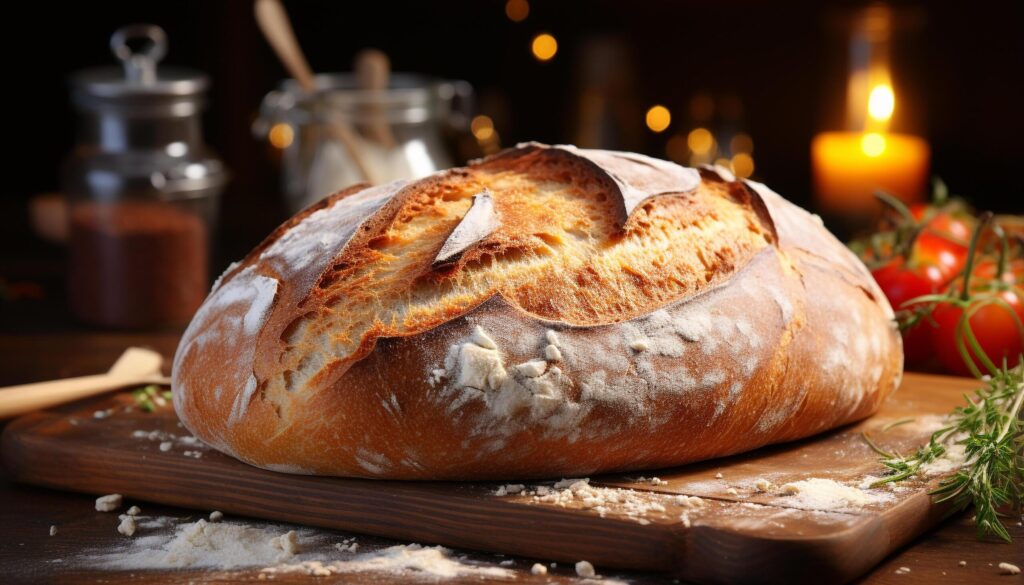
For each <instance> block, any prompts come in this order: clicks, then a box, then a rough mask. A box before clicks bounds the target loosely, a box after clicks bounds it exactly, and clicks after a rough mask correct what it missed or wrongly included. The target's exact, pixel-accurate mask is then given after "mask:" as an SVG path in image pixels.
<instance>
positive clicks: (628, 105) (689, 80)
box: [0, 0, 1024, 330]
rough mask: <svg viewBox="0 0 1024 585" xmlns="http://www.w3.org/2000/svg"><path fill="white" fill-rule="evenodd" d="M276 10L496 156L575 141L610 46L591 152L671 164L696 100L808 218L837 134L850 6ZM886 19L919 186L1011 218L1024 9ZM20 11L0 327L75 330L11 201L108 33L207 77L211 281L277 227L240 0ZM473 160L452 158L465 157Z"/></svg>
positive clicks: (37, 189)
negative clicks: (917, 142)
mask: <svg viewBox="0 0 1024 585" xmlns="http://www.w3.org/2000/svg"><path fill="white" fill-rule="evenodd" d="M285 5H286V7H287V9H288V11H289V13H290V15H291V17H292V19H293V22H294V25H295V28H296V31H297V34H298V36H299V40H300V41H301V43H302V44H303V47H304V49H305V52H306V55H307V57H308V58H309V60H310V62H311V64H312V68H313V69H314V70H315V71H345V70H348V69H350V67H351V63H352V58H353V56H354V55H355V53H356V52H357V51H358V50H360V49H363V48H366V47H376V48H379V49H382V50H384V51H385V52H386V53H387V54H388V55H389V56H390V58H391V61H392V65H393V68H394V70H396V71H413V72H422V73H427V74H430V75H435V76H438V77H442V78H449V79H463V80H467V81H469V82H470V83H471V84H472V85H473V86H474V87H475V89H476V91H477V94H478V96H479V97H480V100H479V107H480V110H481V112H482V113H484V114H487V115H489V116H491V117H492V118H493V120H494V125H495V129H496V130H497V132H498V135H499V136H500V140H501V144H502V145H503V146H507V145H512V144H514V143H516V142H518V141H524V140H538V141H543V142H552V143H562V142H574V141H578V140H579V139H580V136H581V132H583V131H582V130H581V128H580V111H581V99H582V95H581V94H582V88H584V87H586V86H587V84H588V83H591V82H592V81H593V78H594V77H595V76H596V77H598V78H600V77H601V75H602V72H601V71H596V72H595V71H592V70H590V69H588V64H589V65H593V63H592V62H591V61H592V59H593V56H594V55H595V54H599V52H600V51H601V50H607V47H613V52H614V54H615V58H616V59H621V62H622V63H623V65H622V71H618V72H617V74H619V73H621V74H622V75H621V79H619V78H618V77H617V79H618V82H619V84H620V85H624V89H623V88H622V87H619V88H618V89H617V90H616V91H617V92H618V93H616V95H614V96H613V97H612V99H614V100H617V103H621V108H622V111H624V112H627V114H629V115H632V114H631V113H632V112H635V113H636V115H635V118H631V120H632V122H629V121H627V122H625V123H624V124H623V127H622V130H621V132H619V133H618V134H616V135H614V136H612V137H611V138H609V139H607V140H611V141H613V142H614V143H613V144H603V145H604V146H608V147H615V148H622V149H628V150H635V151H639V152H643V153H647V154H650V155H652V156H657V157H661V158H670V157H671V154H672V153H671V148H672V146H671V140H672V138H673V137H674V136H685V135H686V133H687V132H688V131H689V130H690V129H691V128H692V127H694V125H695V122H694V120H693V117H694V115H695V113H694V112H695V111H696V110H695V108H696V109H697V110H699V109H700V100H702V99H707V98H709V97H710V98H711V99H713V100H714V101H715V103H716V104H719V105H720V107H726V108H729V116H730V117H731V119H732V121H733V123H735V124H737V125H738V127H739V128H741V129H742V132H743V133H745V134H746V135H749V136H750V137H751V138H752V140H753V144H754V149H753V152H752V157H753V160H754V161H755V167H754V170H753V177H754V178H757V179H759V180H762V181H765V182H766V183H768V184H769V185H770V186H772V187H773V188H774V189H775V190H776V191H778V192H780V193H782V194H783V195H785V196H786V197H788V198H790V199H791V200H793V201H794V202H796V203H798V204H801V205H804V206H808V207H813V206H814V202H813V201H812V198H811V168H810V154H809V151H810V142H811V139H812V137H813V136H814V134H815V133H817V132H819V131H822V130H826V129H830V126H834V125H835V122H834V120H835V117H836V109H837V108H841V107H842V104H841V102H838V103H837V99H838V98H837V97H836V87H837V86H841V85H842V83H843V82H844V76H845V72H844V69H843V67H844V66H845V63H846V61H845V59H846V57H845V55H844V53H843V52H844V51H845V48H846V45H845V44H844V42H845V41H844V39H843V38H842V37H841V35H839V34H837V33H836V31H835V20H836V19H837V18H841V15H842V14H844V13H845V12H847V11H849V10H850V9H853V8H855V7H859V6H863V5H864V4H863V3H845V2H839V3H826V2H784V3H782V2H757V1H735V2H728V3H723V2H700V3H697V2H680V1H669V0H648V1H643V2H628V3H627V2H621V1H613V0H586V1H582V0H580V1H569V0H531V1H530V2H529V14H528V16H527V17H526V18H525V19H524V20H522V21H521V22H514V21H513V20H512V19H510V18H509V16H507V15H506V2H505V0H460V1H446V2H388V1H378V2H358V3H356V2H314V1H289V2H286V3H285ZM893 6H894V7H895V8H896V9H897V10H898V11H904V12H905V13H906V14H909V15H911V16H910V18H911V19H912V20H913V21H914V26H913V27H911V28H913V30H910V31H908V32H907V33H906V34H905V35H902V36H901V39H902V40H901V44H899V45H897V46H896V48H897V49H899V54H898V55H895V56H894V59H898V60H899V61H898V63H897V64H898V66H899V71H901V72H902V75H903V77H902V78H901V82H902V83H903V84H904V87H905V88H907V91H905V92H904V93H902V94H901V99H903V97H904V96H905V101H901V102H900V105H899V107H900V108H902V109H903V111H907V110H913V113H914V114H915V115H914V116H913V118H914V120H915V124H916V127H915V128H914V129H913V130H914V132H915V133H916V134H918V135H921V136H923V137H924V138H926V139H927V140H928V142H929V143H930V146H931V151H932V153H931V168H932V172H933V173H934V174H938V175H941V176H942V177H943V178H944V179H945V181H946V182H947V183H948V184H949V185H950V187H951V188H952V190H953V191H954V192H955V193H957V194H961V195H964V196H966V197H968V198H969V199H970V200H971V201H972V202H973V203H974V204H975V205H976V206H978V207H979V208H989V209H994V210H996V211H1000V212H1004V213H1012V212H1017V213H1019V212H1021V211H1022V210H1024V188H1022V187H1021V179H1020V175H1021V171H1022V170H1024V3H1021V2H1018V1H1002V2H985V1H976V2H971V3H962V2H949V3H939V2H929V3H923V2H921V3H901V2H896V3H894V4H893ZM19 11H20V13H21V14H20V16H19V20H18V23H19V24H18V25H17V27H18V28H19V29H21V30H23V31H25V32H26V33H29V34H35V35H40V36H39V38H37V39H28V38H26V37H25V35H21V34H11V33H8V34H5V35H4V36H3V38H2V39H0V43H2V49H3V53H4V54H5V55H6V59H5V61H6V62H5V67H4V70H5V73H6V74H7V75H8V83H7V84H6V90H5V91H4V98H3V99H4V101H5V102H6V103H5V106H4V110H5V111H6V112H7V118H6V121H5V123H4V132H3V136H4V141H5V142H6V143H7V148H6V149H5V150H6V152H7V153H8V154H7V155H6V156H7V160H8V164H7V166H6V169H7V172H6V173H5V180H4V182H3V185H2V186H0V191H2V193H0V212H2V215H0V222H2V223H0V250H2V252H0V279H2V281H3V282H4V283H5V286H6V288H7V290H9V291H10V290H14V291H15V292H16V294H14V295H13V296H16V297H19V298H21V299H23V300H22V301H21V302H18V303H15V302H10V301H8V302H4V303H3V307H2V309H0V310H2V311H3V314H2V323H0V328H3V329H5V330H11V329H15V330H17V329H20V328H33V329H39V328H47V327H51V328H57V327H63V326H66V325H67V324H68V323H70V322H72V320H71V319H70V317H69V316H68V315H67V313H66V310H65V309H64V308H63V302H62V298H63V295H64V289H63V287H64V280H63V278H64V276H63V275H64V272H65V255H66V254H65V250H64V249H63V248H62V247H60V246H56V245H53V244H48V243H45V242H44V241H42V240H41V239H39V238H38V237H36V236H35V235H34V234H33V232H32V230H31V228H30V225H29V222H28V219H27V218H28V215H27V202H28V200H29V198H30V197H31V196H33V195H35V194H38V193H42V192H51V191H57V190H58V189H59V176H58V169H59V166H60V163H61V160H62V159H63V158H64V157H65V156H66V155H67V154H68V152H69V151H70V150H71V148H72V146H73V144H74V140H75V120H76V115H75V113H74V112H73V110H72V108H71V106H70V103H69V98H68V85H67V76H68V75H69V74H70V73H72V72H74V71H76V70H80V69H83V68H87V67H91V66H96V65H104V64H111V63H113V60H112V57H111V54H110V51H109V48H108V39H109V37H110V34H111V32H113V31H114V30H115V29H116V28H117V27H119V26H121V25H123V24H127V23H132V22H149V23H154V24H158V25H160V26H162V27H163V28H164V29H165V30H166V32H167V35H168V38H169V40H170V50H169V53H168V56H167V57H166V58H165V59H164V63H165V64H173V65H182V66H188V67H191V68H196V69H200V70H202V71H204V72H206V73H207V74H209V75H210V77H211V78H212V82H213V85H212V89H211V91H210V101H209V107H208V110H207V111H206V113H205V114H204V118H203V119H204V127H205V137H206V140H207V142H208V143H209V144H210V145H211V146H212V147H213V148H214V150H215V151H216V152H217V153H218V154H219V155H220V156H221V158H222V159H223V160H224V161H225V163H226V165H227V166H228V168H229V169H230V170H231V172H232V175H233V178H232V180H231V183H230V184H229V186H228V187H227V189H226V191H225V192H224V196H223V200H222V208H221V209H222V212H221V214H220V219H219V228H218V246H217V248H216V254H215V256H214V262H213V266H212V267H211V268H212V270H213V272H214V273H215V274H216V273H219V271H220V270H221V269H222V268H223V267H224V266H225V265H226V264H227V262H228V261H229V260H231V259H234V258H238V257H240V256H241V255H243V254H244V253H245V252H246V251H247V250H248V249H250V248H251V247H252V246H253V245H254V244H256V243H257V242H258V241H259V240H260V239H261V238H262V237H263V236H265V235H266V234H267V233H268V232H269V231H270V230H271V229H273V227H274V226H275V225H277V224H278V223H279V222H280V221H282V220H283V219H285V217H286V216H287V214H288V212H287V211H286V207H285V205H284V203H283V200H282V198H281V190H280V186H279V169H278V164H277V160H276V158H275V153H274V152H273V151H272V148H271V147H270V146H269V145H268V144H267V142H266V141H260V140H257V139H255V138H254V137H253V134H252V132H251V124H252V122H253V120H254V118H255V117H256V114H257V109H258V107H259V104H260V100H261V98H262V96H263V95H264V94H265V93H266V92H268V91H269V90H271V89H273V88H275V87H276V86H277V84H278V83H279V82H280V81H281V80H282V78H284V77H285V76H286V74H285V72H284V70H283V68H282V67H281V65H280V64H279V63H278V61H277V59H276V58H275V56H274V54H273V53H272V52H271V50H270V49H269V47H268V46H267V44H266V43H265V41H264V40H263V38H262V37H261V35H260V33H259V31H258V29H257V27H256V24H255V22H254V19H253V16H252V5H251V3H250V2H248V1H245V0H237V1H228V0H224V1H211V0H206V1H198V0H194V1H164V2H137V1H130V2H129V1H111V2H103V3H90V2H75V3H66V4H64V3H61V4H60V5H57V4H54V3H50V2H35V3H21V4H20V5H19ZM542 32H547V33H550V34H552V35H553V36H554V37H555V38H556V39H557V41H558V51H557V53H556V55H555V56H554V58H552V59H551V60H550V61H547V62H540V61H539V60H537V59H536V58H534V57H533V55H531V40H532V39H533V38H534V37H535V36H536V35H537V34H539V33H542ZM44 34H45V38H44V37H43V35H44ZM595 47H597V48H596V49H595ZM602 47H603V49H602ZM591 69H593V67H591ZM695 100H696V101H695ZM654 104H663V105H664V106H666V107H667V108H668V109H669V110H670V111H671V112H672V123H671V125H670V126H669V128H668V129H667V130H665V131H664V132H660V133H655V132H653V131H651V130H650V129H648V128H647V127H645V125H644V112H645V111H646V110H647V108H648V107H650V106H652V105H654ZM723 104H724V105H723ZM698 113H699V112H698ZM629 124H633V126H632V127H631V126H630V125H629ZM607 140H606V141H607ZM678 144H679V143H678V139H677V142H676V145H677V146H678ZM470 150H471V149H470ZM470 150H466V149H464V150H460V151H459V156H460V157H466V156H472V155H474V154H479V153H472V152H470ZM458 162H460V163H461V162H464V161H463V160H460V161H458ZM18 291H20V292H18Z"/></svg>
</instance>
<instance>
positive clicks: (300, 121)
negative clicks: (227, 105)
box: [253, 73, 473, 212]
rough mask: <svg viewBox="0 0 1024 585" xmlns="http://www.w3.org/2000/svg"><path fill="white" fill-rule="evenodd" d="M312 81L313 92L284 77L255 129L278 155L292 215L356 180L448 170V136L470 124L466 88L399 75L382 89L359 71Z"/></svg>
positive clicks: (461, 84) (374, 181)
mask: <svg viewBox="0 0 1024 585" xmlns="http://www.w3.org/2000/svg"><path fill="white" fill-rule="evenodd" d="M314 79H315V81H314V84H315V89H314V90H313V91H305V90H303V89H302V88H301V87H300V86H299V84H298V83H297V82H296V81H295V80H291V79H289V80H286V81H284V82H283V83H282V84H281V86H280V88H279V89H278V90H276V91H272V92H270V93H269V94H268V95H267V96H266V97H265V98H264V99H263V103H262V106H261V109H260V118H259V119H258V120H257V122H256V124H255V125H254V127H253V129H254V133H255V134H256V136H257V138H260V139H266V140H269V141H270V142H271V144H272V145H273V146H275V147H276V148H278V149H280V150H281V155H282V182H283V190H284V194H285V198H286V199H287V202H288V206H289V209H290V210H291V211H293V212H295V211H299V210H300V209H302V208H304V207H306V206H308V205H310V204H312V203H314V202H316V201H319V200H320V199H322V198H323V197H326V196H327V195H330V194H331V193H334V192H335V191H338V190H339V189H343V188H345V187H348V186H349V185H353V184H356V183H372V184H382V183H387V182H390V181H394V180H397V179H415V178H419V177H423V176H426V175H429V174H431V173H433V172H435V171H438V170H441V169H445V168H448V167H450V166H452V164H453V161H452V156H451V154H450V152H449V150H448V148H447V147H446V145H445V135H446V134H447V133H449V131H450V130H452V129H456V130H460V129H463V128H465V127H467V126H468V120H469V117H470V115H469V111H470V108H471V105H472V96H473V91H472V89H471V87H470V86H469V84H467V83H465V82H461V81H444V80H439V79H435V78H431V77H427V76H422V75H414V74H403V73H396V74H392V75H390V76H389V77H388V78H387V80H386V83H387V86H386V87H381V88H379V89H374V88H368V87H367V86H366V83H365V82H364V81H363V80H361V79H360V78H359V75H358V74H340V73H332V74H323V75H316V76H315V78H314Z"/></svg>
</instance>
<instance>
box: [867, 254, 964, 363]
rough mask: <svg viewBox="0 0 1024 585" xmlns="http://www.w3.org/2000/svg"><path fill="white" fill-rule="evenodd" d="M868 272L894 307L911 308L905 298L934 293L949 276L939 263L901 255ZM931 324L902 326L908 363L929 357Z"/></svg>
mask: <svg viewBox="0 0 1024 585" xmlns="http://www.w3.org/2000/svg"><path fill="white" fill-rule="evenodd" d="M871 275H872V276H874V277H875V281H876V282H877V283H878V286H879V288H881V289H882V292H883V293H885V296H886V298H887V299H889V303H890V304H891V305H892V307H893V309H894V310H897V311H899V310H913V309H914V305H909V304H907V301H909V300H911V299H913V298H916V297H919V296H922V295H930V294H935V293H937V292H939V291H940V289H941V288H942V287H943V286H944V285H945V284H946V282H947V281H948V280H949V278H948V277H947V276H946V274H945V273H944V272H943V270H942V269H941V268H940V267H939V266H937V265H935V264H925V263H920V262H919V263H915V264H911V263H909V262H908V261H907V260H906V259H905V258H904V257H902V256H897V257H896V258H893V259H892V260H890V261H889V262H888V263H886V264H885V265H883V266H882V267H880V268H876V269H875V270H873V271H872V272H871ZM930 328H931V327H930V324H929V323H923V322H922V323H918V324H917V325H915V326H913V327H911V328H909V329H904V330H903V332H902V333H903V355H904V358H905V361H906V363H907V364H908V365H910V366H924V365H925V364H927V363H928V361H929V360H930V359H931V357H932V353H933V350H932V334H931V332H930V331H929V329H930Z"/></svg>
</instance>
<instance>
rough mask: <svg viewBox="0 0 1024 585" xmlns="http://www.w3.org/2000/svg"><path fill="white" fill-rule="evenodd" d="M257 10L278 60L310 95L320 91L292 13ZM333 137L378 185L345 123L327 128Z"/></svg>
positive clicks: (275, 1) (266, 4) (270, 6)
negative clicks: (303, 51)
mask: <svg viewBox="0 0 1024 585" xmlns="http://www.w3.org/2000/svg"><path fill="white" fill-rule="evenodd" d="M253 10H254V11H255V14H256V22H257V24H259V27H260V30H261V31H263V36H264V37H265V38H266V39H267V42H268V43H270V46H271V48H273V49H274V53H276V54H277V58H278V59H280V60H281V63H282V64H283V65H284V67H285V69H287V70H288V73H290V74H291V76H292V77H294V78H295V81H297V82H298V83H299V86H300V87H302V89H303V90H305V91H307V92H314V91H316V83H315V82H314V78H313V70H312V69H310V67H309V62H308V61H306V56H305V55H304V54H303V53H302V47H300V46H299V42H298V41H297V40H296V39H295V30H294V29H293V28H292V24H291V20H289V19H288V13H287V12H285V11H284V6H282V5H281V2H280V0H256V4H255V5H254V8H253ZM327 134H328V136H329V137H331V138H333V139H335V140H337V141H338V142H341V144H342V145H343V146H344V147H345V150H346V151H348V156H349V158H351V159H352V162H353V163H355V166H356V168H357V169H358V170H359V173H360V174H361V175H362V176H363V177H364V178H365V179H366V180H367V181H369V182H371V183H376V182H377V181H376V180H375V178H376V177H374V176H373V173H372V171H371V170H370V167H369V165H367V164H366V157H364V156H363V151H362V149H361V148H360V146H359V142H358V141H357V139H356V136H355V133H354V132H353V131H352V129H351V128H350V127H349V126H348V123H347V122H345V121H344V120H333V121H331V124H330V125H329V126H327Z"/></svg>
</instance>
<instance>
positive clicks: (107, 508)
mask: <svg viewBox="0 0 1024 585" xmlns="http://www.w3.org/2000/svg"><path fill="white" fill-rule="evenodd" d="M121 500H122V498H121V494H107V495H105V496H100V497H98V498H96V511H97V512H113V511H114V510H116V509H118V508H120V507H121Z"/></svg>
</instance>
